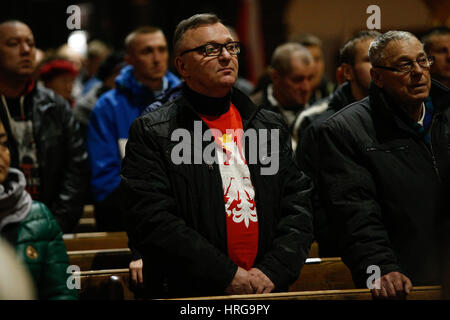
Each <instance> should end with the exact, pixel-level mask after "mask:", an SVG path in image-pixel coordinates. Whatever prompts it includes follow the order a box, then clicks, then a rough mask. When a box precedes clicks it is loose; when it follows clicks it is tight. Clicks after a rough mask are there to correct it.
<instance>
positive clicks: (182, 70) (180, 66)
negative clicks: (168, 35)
mask: <svg viewBox="0 0 450 320" xmlns="http://www.w3.org/2000/svg"><path fill="white" fill-rule="evenodd" d="M174 63H175V68H177V71H178V73H179V74H180V76H181V77H183V78H184V79H186V78H187V77H188V76H189V72H188V70H187V69H186V64H185V63H184V61H183V59H181V57H179V56H178V57H175V60H174Z"/></svg>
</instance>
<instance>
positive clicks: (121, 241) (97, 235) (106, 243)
mask: <svg viewBox="0 0 450 320" xmlns="http://www.w3.org/2000/svg"><path fill="white" fill-rule="evenodd" d="M63 239H64V243H65V244H66V249H67V251H80V250H98V249H123V248H128V236H127V234H126V232H89V233H71V234H65V235H63Z"/></svg>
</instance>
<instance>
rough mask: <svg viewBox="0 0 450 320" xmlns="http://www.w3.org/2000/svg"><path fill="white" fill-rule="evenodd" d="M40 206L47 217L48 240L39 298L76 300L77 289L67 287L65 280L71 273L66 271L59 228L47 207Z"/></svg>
mask: <svg viewBox="0 0 450 320" xmlns="http://www.w3.org/2000/svg"><path fill="white" fill-rule="evenodd" d="M41 206H42V209H43V211H44V213H45V216H46V217H47V223H46V224H45V227H46V232H44V236H45V238H46V239H48V241H47V250H46V251H45V258H44V261H43V264H44V265H43V268H42V274H41V278H40V285H39V298H40V299H49V300H77V299H78V292H77V289H76V288H73V289H69V287H68V285H67V282H69V283H71V282H70V279H68V278H69V276H71V274H70V273H67V268H68V266H69V257H68V256H67V251H66V246H65V244H64V240H63V238H62V232H61V229H60V228H59V225H58V223H57V222H56V220H55V219H54V218H53V216H52V214H51V213H50V212H49V211H48V209H47V208H46V207H45V206H44V205H43V204H41ZM68 280H69V281H68Z"/></svg>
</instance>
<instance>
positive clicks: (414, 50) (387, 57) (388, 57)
mask: <svg viewBox="0 0 450 320" xmlns="http://www.w3.org/2000/svg"><path fill="white" fill-rule="evenodd" d="M422 55H425V51H424V49H423V45H422V43H421V42H420V41H419V40H418V39H416V38H411V39H407V40H392V41H391V42H389V43H388V45H387V46H386V47H385V48H384V50H383V57H384V59H383V60H384V62H399V61H402V60H416V59H417V58H418V57H420V56H422Z"/></svg>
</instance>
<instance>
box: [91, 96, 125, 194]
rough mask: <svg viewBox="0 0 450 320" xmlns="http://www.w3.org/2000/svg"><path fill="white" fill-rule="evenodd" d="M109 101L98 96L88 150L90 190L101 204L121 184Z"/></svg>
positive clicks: (92, 117) (115, 135) (116, 141)
mask: <svg viewBox="0 0 450 320" xmlns="http://www.w3.org/2000/svg"><path fill="white" fill-rule="evenodd" d="M108 110H110V102H109V100H108V99H106V97H105V96H103V97H101V98H100V99H99V100H98V102H97V104H96V105H95V107H94V109H93V110H92V113H91V117H90V120H89V127H88V138H87V147H88V153H89V162H90V165H91V187H92V192H93V195H94V198H95V200H96V201H99V202H100V201H103V200H104V199H105V198H106V197H107V196H108V195H109V194H110V193H112V192H113V191H114V190H115V189H117V188H118V187H119V185H120V162H121V158H120V152H119V147H118V137H117V134H116V131H117V130H116V129H115V119H112V118H111V117H112V113H111V112H108Z"/></svg>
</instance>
